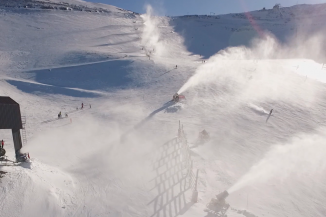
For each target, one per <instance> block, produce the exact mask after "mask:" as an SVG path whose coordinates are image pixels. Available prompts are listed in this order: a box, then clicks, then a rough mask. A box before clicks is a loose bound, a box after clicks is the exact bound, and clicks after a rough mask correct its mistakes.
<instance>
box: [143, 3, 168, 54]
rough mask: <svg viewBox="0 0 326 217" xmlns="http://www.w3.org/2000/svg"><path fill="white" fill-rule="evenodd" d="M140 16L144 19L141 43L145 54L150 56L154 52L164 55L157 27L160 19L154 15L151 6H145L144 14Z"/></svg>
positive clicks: (163, 47)
mask: <svg viewBox="0 0 326 217" xmlns="http://www.w3.org/2000/svg"><path fill="white" fill-rule="evenodd" d="M141 18H142V19H143V21H144V30H143V34H142V45H143V47H144V49H145V51H146V55H148V56H151V54H153V53H154V52H155V55H158V56H162V55H164V54H165V53H166V49H165V46H164V45H163V43H161V42H160V38H161V32H160V30H159V28H158V25H159V22H160V20H159V18H158V17H156V16H154V10H153V8H152V6H150V5H147V6H146V14H143V15H141Z"/></svg>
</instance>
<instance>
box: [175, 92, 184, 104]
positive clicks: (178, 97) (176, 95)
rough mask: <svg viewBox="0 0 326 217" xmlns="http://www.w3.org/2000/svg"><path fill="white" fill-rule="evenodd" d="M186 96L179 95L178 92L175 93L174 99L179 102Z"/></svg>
mask: <svg viewBox="0 0 326 217" xmlns="http://www.w3.org/2000/svg"><path fill="white" fill-rule="evenodd" d="M184 99H186V97H185V96H184V95H179V94H178V93H176V94H174V95H173V98H172V101H173V102H179V101H180V100H184Z"/></svg>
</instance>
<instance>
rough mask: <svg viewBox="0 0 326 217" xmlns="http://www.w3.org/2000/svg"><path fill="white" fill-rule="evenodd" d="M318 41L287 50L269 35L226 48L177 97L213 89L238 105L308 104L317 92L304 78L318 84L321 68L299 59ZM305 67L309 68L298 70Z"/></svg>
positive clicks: (316, 39) (313, 62)
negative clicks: (248, 44) (229, 95)
mask: <svg viewBox="0 0 326 217" xmlns="http://www.w3.org/2000/svg"><path fill="white" fill-rule="evenodd" d="M318 41H319V40H318V38H313V39H311V40H310V42H309V41H308V42H307V44H305V45H302V48H300V46H299V47H298V46H297V44H295V45H293V46H291V47H287V46H283V45H281V44H280V43H279V42H278V41H277V40H276V39H275V38H274V37H273V36H272V35H266V37H264V38H262V39H255V40H254V41H253V42H252V46H251V47H250V48H248V47H230V48H227V49H225V50H222V51H220V52H218V53H217V54H216V55H214V56H212V57H211V58H210V59H209V60H208V61H207V62H206V63H203V64H202V65H201V66H200V67H198V69H197V70H196V72H195V74H194V75H193V76H192V77H191V78H190V79H189V80H188V81H187V82H186V83H185V84H184V85H183V86H182V87H181V88H180V90H179V91H178V93H183V92H185V91H187V90H189V89H192V88H195V87H197V89H199V90H200V88H201V87H202V88H204V87H205V86H209V85H216V86H217V87H216V88H219V89H220V88H221V87H223V86H224V87H226V88H227V90H228V93H232V94H233V96H234V98H235V100H236V101H241V102H243V101H245V102H248V101H261V100H264V99H269V100H276V101H277V100H285V101H287V100H301V101H305V102H307V103H311V102H312V101H313V100H314V98H315V94H317V89H316V88H315V87H314V85H313V84H312V83H310V82H305V79H306V78H305V77H306V76H307V77H310V78H314V79H316V80H321V79H320V78H321V74H322V73H321V64H318V63H316V62H315V61H312V60H306V59H298V58H303V57H304V56H305V55H306V54H307V53H309V52H308V47H311V48H313V49H314V48H315V47H316V46H315V44H316V43H317V42H318ZM299 51H301V52H299ZM307 64H308V65H309V67H301V66H303V65H307ZM312 69H314V70H313V72H312ZM295 74H301V75H304V76H294V75H295ZM322 80H325V79H322ZM303 84H304V85H303Z"/></svg>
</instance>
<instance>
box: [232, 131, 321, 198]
mask: <svg viewBox="0 0 326 217" xmlns="http://www.w3.org/2000/svg"><path fill="white" fill-rule="evenodd" d="M325 142H326V138H325V137H324V136H320V135H314V136H309V135H303V136H301V138H295V139H293V140H292V142H291V143H290V144H285V145H276V146H274V147H272V148H271V150H270V151H269V152H268V153H267V154H266V155H265V157H264V158H263V159H262V160H261V161H260V162H258V163H257V164H256V165H254V166H253V167H252V168H251V169H250V170H249V172H248V173H247V174H245V175H244V176H243V177H242V178H241V179H240V180H239V181H238V182H237V183H236V184H235V185H233V186H232V187H231V188H230V189H229V190H228V192H229V193H233V192H235V191H237V190H240V189H241V188H243V187H246V186H250V185H256V184H259V183H263V182H268V180H269V179H271V178H274V179H279V180H283V181H284V180H286V179H288V180H289V181H291V183H292V184H293V185H294V184H295V183H296V182H300V181H303V180H306V179H312V180H313V179H316V180H324V179H325V174H326V159H325V155H326V143H325ZM320 176H324V178H323V177H320Z"/></svg>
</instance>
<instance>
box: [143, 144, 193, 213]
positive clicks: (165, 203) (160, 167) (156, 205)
mask: <svg viewBox="0 0 326 217" xmlns="http://www.w3.org/2000/svg"><path fill="white" fill-rule="evenodd" d="M181 151H182V145H181V143H179V142H178V139H177V138H175V139H173V140H171V141H169V142H167V143H165V144H164V145H163V146H161V147H160V149H159V150H158V154H157V156H156V158H155V160H154V161H153V170H154V171H155V174H156V175H155V177H154V178H153V179H152V180H151V181H150V182H154V183H153V184H154V187H153V188H152V189H151V191H153V192H155V194H156V196H155V197H154V198H153V199H152V200H151V201H150V202H149V203H148V204H147V205H149V206H151V205H152V206H153V213H152V214H151V215H150V216H151V217H175V216H178V215H181V214H184V213H185V212H186V211H187V210H188V209H189V208H190V207H191V206H192V205H193V203H192V202H189V201H188V202H187V199H186V195H185V193H186V191H188V190H189V189H191V185H190V184H189V182H188V181H187V167H186V165H185V162H184V159H182V153H181Z"/></svg>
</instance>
